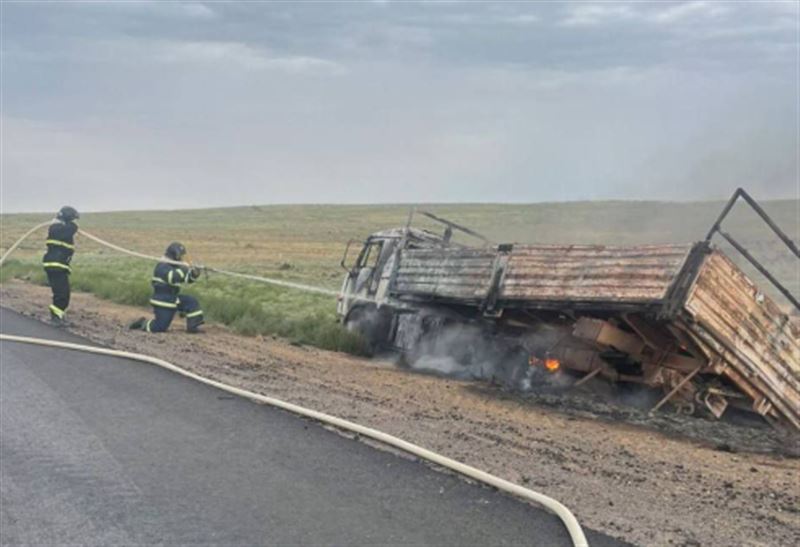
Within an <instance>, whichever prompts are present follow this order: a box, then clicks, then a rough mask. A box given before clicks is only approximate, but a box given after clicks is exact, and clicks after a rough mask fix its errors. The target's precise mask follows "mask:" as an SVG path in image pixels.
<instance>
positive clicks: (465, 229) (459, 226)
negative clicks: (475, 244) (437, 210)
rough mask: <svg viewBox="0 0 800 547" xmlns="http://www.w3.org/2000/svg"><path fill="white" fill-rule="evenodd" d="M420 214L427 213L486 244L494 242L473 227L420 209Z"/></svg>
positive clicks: (426, 214) (428, 215) (427, 215)
mask: <svg viewBox="0 0 800 547" xmlns="http://www.w3.org/2000/svg"><path fill="white" fill-rule="evenodd" d="M419 214H421V215H425V216H426V217H428V218H430V219H432V220H435V221H436V222H441V223H442V224H444V225H445V226H448V227H450V228H454V229H456V230H459V231H461V232H464V233H465V234H467V235H470V236H472V237H475V238H478V239H480V240H481V241H483V242H484V243H485V244H486V245H490V244H491V243H492V241H491V240H490V239H489V238H487V237H486V236H483V235H481V234H479V233H478V232H476V231H475V230H471V229H469V228H467V227H466V226H461V225H460V224H456V223H455V222H451V221H449V220H447V219H445V218H442V217H438V216H436V215H434V214H433V213H429V212H427V211H419Z"/></svg>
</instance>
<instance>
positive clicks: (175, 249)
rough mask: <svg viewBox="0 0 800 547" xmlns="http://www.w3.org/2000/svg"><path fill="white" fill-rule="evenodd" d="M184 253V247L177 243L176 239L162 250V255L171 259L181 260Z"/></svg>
mask: <svg viewBox="0 0 800 547" xmlns="http://www.w3.org/2000/svg"><path fill="white" fill-rule="evenodd" d="M185 254H186V247H184V246H183V244H182V243H178V242H177V241H173V242H172V243H170V244H169V246H168V247H167V250H166V251H164V256H166V257H167V258H170V259H172V260H182V259H183V257H184V255H185Z"/></svg>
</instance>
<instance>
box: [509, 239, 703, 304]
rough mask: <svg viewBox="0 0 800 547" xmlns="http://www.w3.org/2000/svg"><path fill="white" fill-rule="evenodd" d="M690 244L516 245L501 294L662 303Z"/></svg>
mask: <svg viewBox="0 0 800 547" xmlns="http://www.w3.org/2000/svg"><path fill="white" fill-rule="evenodd" d="M691 249H692V246H691V245H640V246H633V247H612V246H604V245H525V246H515V247H514V249H513V251H512V253H511V258H510V259H509V264H508V271H507V272H506V275H505V278H504V281H503V284H502V289H501V293H500V298H501V299H505V300H514V301H530V302H564V303H569V302H592V303H598V304H602V303H608V304H611V305H614V304H634V305H635V304H654V303H659V302H661V301H662V300H663V299H664V298H665V297H666V295H667V293H668V292H669V289H670V287H671V286H672V283H673V282H674V281H675V278H676V276H677V275H678V274H679V273H680V271H681V268H682V267H683V265H684V264H685V263H686V260H687V258H688V256H689V252H690V251H691Z"/></svg>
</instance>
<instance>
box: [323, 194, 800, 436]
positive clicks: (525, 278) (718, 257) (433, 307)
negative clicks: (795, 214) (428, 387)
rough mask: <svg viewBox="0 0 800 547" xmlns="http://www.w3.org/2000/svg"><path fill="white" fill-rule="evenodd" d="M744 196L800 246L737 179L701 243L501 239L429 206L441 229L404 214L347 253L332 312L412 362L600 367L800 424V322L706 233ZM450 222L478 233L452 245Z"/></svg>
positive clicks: (670, 397)
mask: <svg viewBox="0 0 800 547" xmlns="http://www.w3.org/2000/svg"><path fill="white" fill-rule="evenodd" d="M739 197H742V198H744V199H745V201H746V202H747V203H748V204H750V205H751V206H754V209H755V210H756V212H757V213H758V214H759V215H760V216H761V217H762V218H763V219H764V220H765V222H767V224H768V225H769V226H770V228H772V229H773V231H775V233H776V234H777V235H778V236H779V237H780V238H781V239H782V240H783V241H784V242H785V243H786V242H787V241H788V243H787V245H789V247H790V249H791V250H792V251H793V252H795V254H796V255H797V252H796V251H797V247H796V246H795V245H794V243H793V242H792V241H791V240H790V239H788V237H786V236H785V234H784V233H783V232H782V231H780V229H779V228H778V227H777V226H776V225H775V224H774V222H772V220H771V219H770V218H769V217H768V216H767V215H766V213H765V212H764V211H763V210H762V209H761V208H760V207H758V204H757V203H755V201H754V200H752V198H751V197H750V196H749V195H747V194H746V193H745V192H744V191H743V190H738V191H737V193H735V194H734V197H733V198H732V199H731V201H730V202H729V204H728V205H727V206H726V208H725V210H724V211H723V213H722V214H721V215H720V217H719V219H718V220H717V222H716V223H715V224H714V226H713V227H712V229H711V231H710V232H709V235H708V237H707V238H706V240H704V241H701V242H698V243H693V244H675V245H637V246H626V247H622V246H606V245H518V244H501V245H495V244H492V243H490V242H489V240H488V239H487V238H485V237H484V236H482V235H480V234H478V233H477V232H475V231H473V230H471V229H469V228H466V227H463V226H460V225H458V224H456V223H454V222H451V221H448V220H445V219H441V218H440V217H438V216H436V215H433V214H430V213H422V214H424V215H425V216H427V217H428V218H431V219H433V220H435V221H438V222H441V223H442V224H443V225H444V227H445V228H444V231H443V233H442V234H441V235H440V234H438V233H433V232H430V231H426V230H420V229H417V228H414V227H412V226H411V221H412V218H411V216H410V217H409V221H408V223H407V225H406V226H405V227H403V228H396V229H392V230H387V231H382V232H377V233H375V234H373V235H372V236H370V237H369V238H368V239H367V240H366V242H364V244H363V246H362V248H361V251H360V253H359V255H358V257H357V259H355V261H354V262H353V263H352V264H347V260H348V258H347V254H346V255H345V258H344V259H343V260H342V265H343V266H344V267H345V269H346V270H347V275H346V277H345V280H344V284H343V286H342V291H341V297H340V300H339V304H338V310H337V311H338V314H339V317H340V318H341V320H342V321H343V322H344V323H345V324H346V325H348V326H349V327H350V328H353V329H357V330H359V331H360V332H362V334H363V335H364V336H365V338H366V339H367V340H368V341H369V343H370V344H372V345H373V346H374V347H375V348H376V349H378V348H382V349H392V350H395V351H398V352H400V353H401V354H402V355H403V356H404V358H405V359H406V360H408V361H409V362H413V361H414V360H415V359H419V358H420V356H421V355H422V354H423V353H430V352H434V353H435V352H440V353H442V354H447V356H448V358H451V359H454V360H455V361H456V362H458V363H460V364H463V365H464V366H465V367H468V366H475V364H476V363H480V361H481V360H493V362H495V363H497V368H498V370H499V371H501V372H502V377H503V381H504V382H506V383H508V384H509V385H510V386H511V387H516V386H517V385H518V384H520V383H524V382H528V383H531V382H533V383H536V382H547V381H548V380H547V376H548V375H547V374H543V375H539V373H538V371H540V370H541V371H543V372H545V373H546V372H550V373H552V372H556V371H559V374H561V372H562V371H566V373H568V374H569V375H570V376H571V381H572V382H573V383H574V384H575V385H578V384H581V383H585V382H587V381H588V380H589V379H591V378H594V377H603V378H605V379H607V380H609V381H611V382H626V383H635V384H642V385H646V386H649V387H652V388H656V389H660V390H662V391H663V398H662V399H661V400H660V401H659V402H658V404H656V405H655V407H654V408H653V410H654V411H655V410H658V409H660V408H661V407H662V406H663V405H665V404H667V403H670V404H672V405H673V406H674V407H676V408H677V409H679V410H681V411H684V412H687V413H695V412H700V411H705V412H706V413H708V414H710V415H713V416H715V417H717V418H719V417H721V416H722V415H723V414H724V413H725V412H726V410H727V409H728V408H729V407H738V408H744V409H747V410H750V411H753V412H756V413H757V414H760V415H761V416H763V417H764V418H765V419H766V420H767V421H769V422H770V423H773V424H775V425H777V424H785V425H789V426H790V427H791V428H794V429H800V325H798V322H797V321H796V320H795V319H793V318H792V317H790V316H789V314H788V313H786V312H785V311H784V310H782V309H781V308H780V307H779V306H778V305H777V304H776V303H775V302H774V301H773V300H772V298H770V296H769V295H767V294H765V293H764V292H763V291H762V290H761V289H760V288H759V287H758V286H756V284H755V283H754V282H753V281H752V280H751V279H750V278H749V277H748V276H747V275H745V273H744V272H743V271H742V270H741V269H740V268H739V267H738V266H737V265H736V264H735V263H734V262H733V261H732V260H731V259H730V258H729V257H727V256H726V255H725V254H724V253H723V252H722V251H721V250H720V249H719V248H717V247H716V246H715V245H713V244H712V243H711V238H712V237H713V235H714V234H715V233H720V234H722V235H723V237H725V238H726V239H729V240H730V239H731V236H730V235H729V234H725V233H724V232H722V231H721V229H720V226H721V223H722V221H723V220H724V218H725V216H726V215H727V213H728V212H729V211H730V209H731V208H732V207H733V204H734V203H735V201H736V200H737V199H738V198H739ZM454 231H459V232H462V233H464V234H466V235H468V236H471V237H473V238H476V239H477V240H478V241H479V244H477V245H475V246H469V245H464V244H459V243H455V242H454V241H453V237H452V236H453V232H454ZM734 248H735V249H737V250H739V251H740V252H741V251H742V249H739V247H737V246H736V245H734ZM743 254H744V256H745V258H746V259H747V260H749V261H751V262H753V261H754V260H755V259H754V258H753V257H752V256H749V253H747V251H746V250H744V253H743ZM755 265H756V267H757V269H759V271H760V270H761V269H764V270H766V269H765V268H764V267H763V266H762V265H761V264H758V263H757V262H756V263H755ZM767 274H769V272H767ZM766 277H767V279H768V280H769V281H770V282H772V283H774V284H776V288H777V289H778V290H779V292H781V293H783V294H784V295H785V296H787V299H788V300H789V301H790V302H791V303H792V304H794V305H797V299H796V298H795V297H794V296H793V295H791V293H788V291H787V290H786V289H785V288H784V287H782V286H781V285H780V284H779V283H778V282H777V280H775V278H774V277H772V276H771V275H767V276H766Z"/></svg>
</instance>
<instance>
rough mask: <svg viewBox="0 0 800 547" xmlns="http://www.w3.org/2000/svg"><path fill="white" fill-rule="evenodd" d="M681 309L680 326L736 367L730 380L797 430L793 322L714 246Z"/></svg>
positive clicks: (799, 368) (799, 342)
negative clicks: (755, 395) (683, 315)
mask: <svg viewBox="0 0 800 547" xmlns="http://www.w3.org/2000/svg"><path fill="white" fill-rule="evenodd" d="M684 311H685V313H686V314H687V316H688V317H687V320H686V321H685V325H686V327H685V328H687V329H688V330H690V331H691V332H692V333H693V334H694V335H695V336H698V337H700V338H701V339H703V340H704V341H706V342H707V343H708V344H709V345H710V346H711V347H712V348H714V349H715V351H716V352H717V353H718V354H719V356H720V357H721V358H722V359H723V360H724V361H725V362H726V363H727V364H728V365H729V366H730V367H731V368H732V369H733V370H734V371H735V373H731V374H728V377H729V379H730V380H731V381H732V382H733V383H734V384H736V385H739V386H740V389H742V390H743V391H745V392H758V393H760V394H761V396H762V397H761V398H760V400H756V401H754V404H755V405H757V406H758V407H759V408H760V409H762V410H763V409H767V408H768V407H769V406H770V405H771V406H772V407H773V408H774V409H775V410H777V411H778V413H780V414H781V415H783V416H784V417H785V418H786V419H788V420H789V421H790V422H791V423H792V424H794V426H795V427H797V428H800V328H798V325H797V324H796V323H795V322H793V321H792V320H791V319H790V318H789V316H788V315H787V314H786V313H784V312H783V311H781V309H780V308H779V307H778V306H777V305H776V304H775V303H774V302H773V301H772V300H771V299H770V298H769V296H767V295H766V294H764V293H762V292H761V291H760V290H759V289H758V287H756V285H755V284H754V283H753V282H752V281H751V280H750V279H749V278H748V277H747V276H746V275H745V274H744V273H743V272H742V271H741V270H740V269H739V268H738V267H737V266H736V265H735V264H734V263H733V262H732V261H731V260H730V259H729V258H727V257H726V256H725V255H724V254H722V253H721V252H720V251H718V250H715V251H713V252H712V253H711V254H709V255H708V256H707V257H706V258H705V260H704V263H703V265H702V267H701V269H700V273H699V275H698V277H697V280H696V282H695V283H694V285H693V287H692V289H691V290H690V292H689V294H688V295H687V299H686V302H685V304H684ZM723 374H725V372H724V371H723ZM743 382H744V383H746V384H747V385H740V384H742V383H743ZM767 403H769V404H767ZM757 410H758V409H757Z"/></svg>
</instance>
